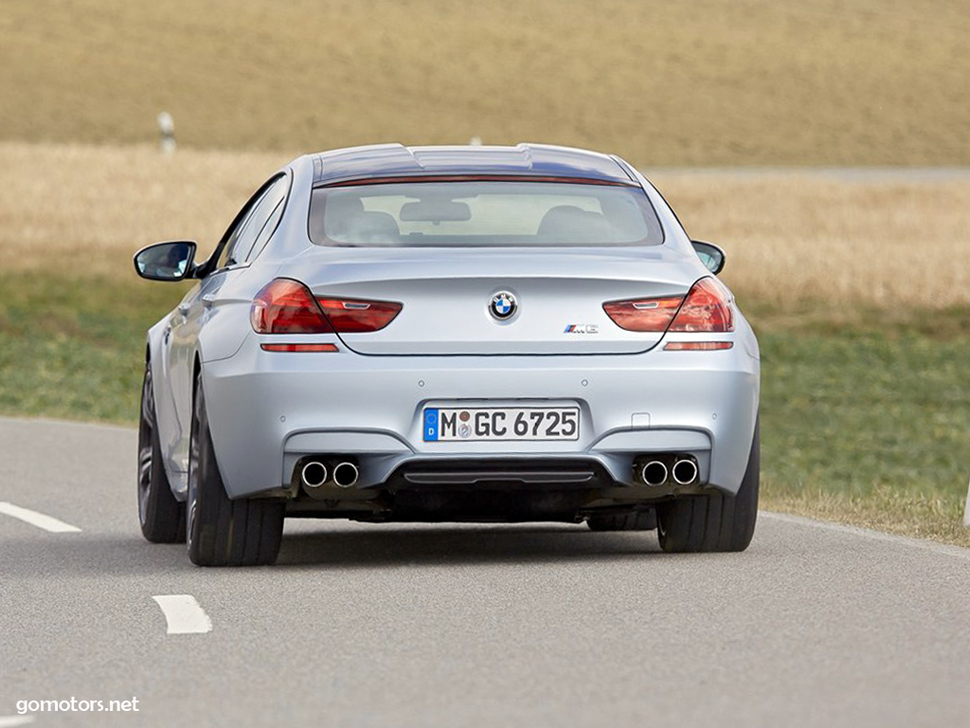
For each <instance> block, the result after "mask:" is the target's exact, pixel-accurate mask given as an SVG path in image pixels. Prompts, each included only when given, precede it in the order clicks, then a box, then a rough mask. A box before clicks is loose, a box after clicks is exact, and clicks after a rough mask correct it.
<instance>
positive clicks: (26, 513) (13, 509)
mask: <svg viewBox="0 0 970 728" xmlns="http://www.w3.org/2000/svg"><path fill="white" fill-rule="evenodd" d="M0 513H4V514H6V515H8V516H13V517H14V518H19V519H20V520H21V521H23V522H24V523H29V524H30V525H31V526H37V528H43V529H44V530H45V531H50V532H51V533H80V532H81V529H80V528H78V527H77V526H72V525H71V524H70V523H64V521H59V520H57V519H56V518H52V517H51V516H45V515H44V514H43V513H38V512H37V511H32V510H30V509H28V508H21V507H20V506H15V505H14V504H13V503H6V502H4V501H0ZM0 728H2V724H0Z"/></svg>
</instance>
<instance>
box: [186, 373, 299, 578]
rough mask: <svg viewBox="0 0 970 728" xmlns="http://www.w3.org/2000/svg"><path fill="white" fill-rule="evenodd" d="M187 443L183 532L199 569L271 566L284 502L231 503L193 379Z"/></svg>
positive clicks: (280, 533)
mask: <svg viewBox="0 0 970 728" xmlns="http://www.w3.org/2000/svg"><path fill="white" fill-rule="evenodd" d="M193 399H194V401H193V405H192V433H191V441H190V445H189V496H188V503H187V509H188V510H187V513H186V521H187V527H186V533H187V539H186V541H187V543H188V550H189V558H190V559H191V560H192V563H193V564H197V565H199V566H259V565H263V564H272V563H273V562H274V561H276V556H277V554H279V550H280V542H281V541H282V539H283V509H284V503H283V501H282V500H270V499H246V498H242V499H239V500H230V499H229V496H227V495H226V488H225V486H224V485H223V482H222V475H221V474H220V473H219V466H218V464H217V463H216V458H215V451H214V449H213V445H212V435H211V433H210V431H209V418H208V415H207V414H206V408H205V393H204V391H203V389H202V381H201V378H197V379H196V384H195V397H194V398H193Z"/></svg>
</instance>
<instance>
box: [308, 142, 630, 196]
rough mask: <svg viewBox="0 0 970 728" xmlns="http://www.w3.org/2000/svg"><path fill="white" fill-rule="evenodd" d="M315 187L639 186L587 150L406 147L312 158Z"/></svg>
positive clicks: (356, 149) (365, 149)
mask: <svg viewBox="0 0 970 728" xmlns="http://www.w3.org/2000/svg"><path fill="white" fill-rule="evenodd" d="M311 157H312V160H313V184H314V186H316V185H327V184H331V183H334V182H346V181H349V180H355V179H360V180H365V179H372V178H383V177H417V176H427V175H432V176H436V175H503V176H504V175H511V176H524V177H568V178H573V179H576V178H578V179H589V180H597V181H601V182H613V183H621V184H635V183H636V180H635V179H634V178H633V177H632V176H631V175H630V174H629V173H627V171H626V169H625V168H624V167H623V166H622V165H621V164H620V162H619V161H618V160H617V159H616V158H615V157H611V156H608V155H606V154H599V153H597V152H590V151H586V150H584V149H573V148H569V147H556V146H549V145H545V144H518V145H517V146H514V147H499V146H436V147H405V146H404V145H402V144H378V145H373V146H366V147H353V148H349V149H337V150H334V151H331V152H321V153H319V154H315V155H311Z"/></svg>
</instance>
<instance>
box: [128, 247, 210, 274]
mask: <svg viewBox="0 0 970 728" xmlns="http://www.w3.org/2000/svg"><path fill="white" fill-rule="evenodd" d="M195 249H196V245H195V243H193V242H192V241H191V240H173V241H171V242H167V243H155V244H154V245H149V246H148V247H147V248H142V249H141V250H139V251H138V252H137V253H135V257H134V263H135V272H136V273H137V274H138V275H140V276H141V277H142V278H147V279H148V280H150V281H180V280H182V279H184V278H187V277H189V276H190V275H191V274H192V273H194V272H195V266H193V265H192V260H193V258H195Z"/></svg>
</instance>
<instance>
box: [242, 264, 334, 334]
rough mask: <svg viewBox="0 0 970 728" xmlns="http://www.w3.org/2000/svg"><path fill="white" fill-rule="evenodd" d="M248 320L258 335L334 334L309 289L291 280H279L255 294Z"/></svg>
mask: <svg viewBox="0 0 970 728" xmlns="http://www.w3.org/2000/svg"><path fill="white" fill-rule="evenodd" d="M249 321H250V323H252V325H253V330H254V331H255V332H256V333H257V334H332V333H333V327H332V326H330V322H329V321H327V318H326V316H324V315H323V311H321V310H320V306H318V305H317V302H316V300H314V298H313V295H312V294H311V293H310V291H309V289H307V287H306V286H304V285H303V284H302V283H300V282H299V281H294V280H291V279H289V278H277V279H275V280H273V281H271V282H270V283H269V284H268V285H266V286H265V287H264V288H263V289H262V290H261V291H260V292H259V293H257V294H256V298H254V299H253V305H252V308H250V309H249Z"/></svg>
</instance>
